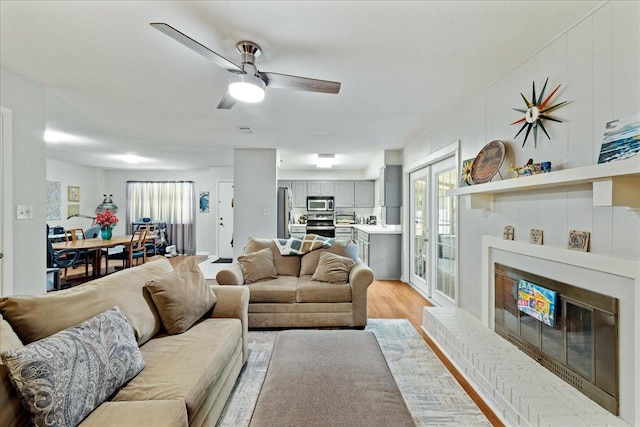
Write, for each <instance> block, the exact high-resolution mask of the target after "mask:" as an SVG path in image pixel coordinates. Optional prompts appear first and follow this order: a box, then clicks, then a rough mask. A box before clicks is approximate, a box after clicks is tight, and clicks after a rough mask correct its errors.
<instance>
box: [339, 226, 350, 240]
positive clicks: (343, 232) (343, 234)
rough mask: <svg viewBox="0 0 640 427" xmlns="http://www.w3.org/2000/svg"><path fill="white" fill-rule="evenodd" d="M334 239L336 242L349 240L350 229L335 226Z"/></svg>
mask: <svg viewBox="0 0 640 427" xmlns="http://www.w3.org/2000/svg"><path fill="white" fill-rule="evenodd" d="M336 239H338V240H351V227H349V226H336Z"/></svg>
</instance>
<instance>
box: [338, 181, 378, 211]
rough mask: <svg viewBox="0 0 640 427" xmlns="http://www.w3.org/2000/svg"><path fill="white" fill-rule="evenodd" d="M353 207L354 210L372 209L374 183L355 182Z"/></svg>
mask: <svg viewBox="0 0 640 427" xmlns="http://www.w3.org/2000/svg"><path fill="white" fill-rule="evenodd" d="M354 187H355V197H354V206H355V207H356V208H372V207H373V205H374V199H375V196H374V193H375V190H374V182H373V181H355V186H354ZM336 200H337V197H336Z"/></svg>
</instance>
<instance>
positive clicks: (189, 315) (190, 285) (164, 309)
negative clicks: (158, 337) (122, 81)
mask: <svg viewBox="0 0 640 427" xmlns="http://www.w3.org/2000/svg"><path fill="white" fill-rule="evenodd" d="M145 286H146V288H147V289H148V290H149V292H150V293H151V299H153V304H154V305H155V306H156V309H157V310H158V314H159V315H160V320H162V324H163V325H164V328H165V329H166V330H167V332H169V333H170V334H172V335H173V334H181V333H182V332H184V331H186V330H187V329H189V328H190V327H191V325H193V324H194V323H196V321H198V319H200V318H201V317H202V316H204V315H205V314H206V313H207V312H208V311H209V310H211V307H213V305H214V304H215V303H216V302H217V300H218V299H217V298H216V294H215V293H214V292H213V291H212V290H211V287H210V286H209V285H207V283H206V281H205V279H204V275H203V274H202V271H200V268H199V267H198V264H197V263H196V258H195V257H191V258H188V259H186V260H184V261H182V262H181V263H180V264H178V266H177V267H176V268H175V270H173V271H172V272H170V273H166V274H164V275H163V276H160V277H158V278H155V279H153V280H151V281H149V282H147V284H146V285H145Z"/></svg>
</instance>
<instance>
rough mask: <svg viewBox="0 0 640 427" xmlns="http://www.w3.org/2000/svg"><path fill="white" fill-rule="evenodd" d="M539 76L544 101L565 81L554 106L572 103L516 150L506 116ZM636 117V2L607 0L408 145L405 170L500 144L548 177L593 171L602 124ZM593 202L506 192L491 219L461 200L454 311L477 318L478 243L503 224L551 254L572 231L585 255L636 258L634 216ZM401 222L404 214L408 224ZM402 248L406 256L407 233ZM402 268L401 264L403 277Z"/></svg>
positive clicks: (638, 242) (639, 83)
mask: <svg viewBox="0 0 640 427" xmlns="http://www.w3.org/2000/svg"><path fill="white" fill-rule="evenodd" d="M550 13H553V10H552V8H551V9H550ZM532 35H534V36H535V33H533V34H532ZM497 42H499V41H497ZM546 77H549V84H548V86H547V91H546V93H547V94H549V93H550V90H552V89H553V88H554V87H555V86H556V85H557V84H558V83H562V86H561V88H560V90H559V91H558V92H557V93H556V95H555V96H554V98H553V100H554V101H564V100H567V101H569V102H570V103H569V105H567V106H564V107H562V108H560V109H558V110H556V111H555V112H554V114H552V116H553V117H556V118H559V119H561V120H563V121H564V123H552V124H549V125H548V126H547V125H546V123H549V122H546V123H545V126H546V127H547V130H548V132H549V134H550V136H551V141H549V140H547V138H546V136H544V134H543V133H542V132H540V133H539V134H538V144H537V148H534V144H533V138H532V136H533V135H529V138H528V140H527V143H526V145H525V147H524V148H523V147H522V141H523V138H522V135H521V136H520V137H518V139H517V140H514V139H513V136H514V135H515V133H516V132H517V131H518V129H519V126H510V123H511V122H513V121H515V120H517V119H519V118H521V117H522V114H521V113H518V112H516V111H513V108H514V107H517V108H522V106H523V103H522V100H521V98H520V95H519V93H520V92H522V93H524V94H525V95H526V96H527V97H530V96H531V83H532V81H534V80H535V82H536V90H537V93H539V91H540V89H541V88H542V84H543V83H544V80H545V79H546ZM638 112H640V2H637V1H633V2H623V1H616V2H611V3H607V4H606V5H604V6H603V7H602V8H600V9H598V10H597V11H596V12H594V13H593V14H592V15H590V16H589V17H587V18H586V19H584V20H583V21H581V22H580V23H579V24H577V25H576V26H575V27H573V28H571V29H570V30H568V31H567V32H566V33H565V34H563V35H561V36H559V37H558V38H557V39H555V41H553V42H552V43H551V44H550V45H548V46H547V47H546V48H545V49H543V50H541V51H540V52H538V53H537V54H536V55H534V56H533V57H531V58H530V59H529V60H528V61H526V62H525V63H524V64H522V65H521V66H519V67H518V68H517V69H515V70H513V71H512V72H511V73H509V74H508V75H506V76H504V77H503V78H502V79H500V80H499V81H497V82H496V83H494V84H493V85H492V86H491V87H489V88H488V89H486V90H485V91H483V92H482V93H480V94H479V95H477V96H476V97H475V98H474V99H472V100H470V101H469V102H468V103H467V104H466V105H464V106H463V107H461V108H460V109H459V110H457V111H456V112H454V113H453V114H451V115H449V116H448V117H446V118H445V119H444V120H442V121H441V122H440V123H439V124H438V125H436V126H434V127H433V128H431V129H429V130H428V131H426V132H425V133H424V134H423V135H421V136H420V137H419V138H417V139H416V140H414V141H412V142H410V143H409V144H408V145H407V146H406V147H405V149H404V164H405V165H408V164H415V163H416V161H417V160H418V159H420V158H422V157H424V156H426V155H428V154H430V153H433V152H434V151H436V150H437V149H439V148H441V147H443V146H445V145H447V144H449V143H451V142H453V141H456V140H460V158H461V159H468V158H473V157H475V155H476V154H477V153H478V151H480V149H481V148H482V147H483V146H484V145H485V144H487V143H488V142H489V141H492V140H495V139H500V140H503V141H506V142H508V143H509V144H510V146H511V147H512V148H513V149H514V154H515V164H516V165H523V164H524V163H526V161H527V160H528V159H529V158H533V159H534V160H535V161H551V162H552V167H553V169H560V168H573V167H578V166H585V165H590V164H594V163H597V159H598V155H599V151H600V143H601V140H602V134H603V132H604V126H605V123H606V122H608V121H611V120H613V119H617V118H624V117H628V116H631V115H633V114H636V113H638ZM519 179H526V177H523V178H519ZM639 191H640V189H639ZM591 197H592V191H591V187H590V186H589V185H584V186H577V187H568V188H560V189H549V190H540V191H529V192H520V193H510V194H504V195H497V197H496V198H495V199H494V209H493V210H492V211H484V210H470V209H469V208H468V205H466V206H465V204H466V203H465V200H466V199H465V198H464V197H463V198H461V199H460V200H461V203H460V216H459V246H460V253H459V262H460V265H459V279H458V280H459V298H458V300H459V304H460V306H461V307H463V308H465V309H466V310H467V311H469V312H470V313H471V314H473V315H474V316H476V317H480V307H479V306H478V304H477V302H478V301H479V298H480V286H479V284H480V274H481V264H480V263H481V259H480V258H481V257H480V250H481V238H482V236H483V235H485V234H489V235H494V236H502V231H503V228H504V226H505V225H513V226H514V227H515V239H516V240H520V241H529V230H530V229H531V228H538V229H542V230H543V231H544V244H545V245H549V246H556V247H566V245H567V239H568V235H569V230H571V229H577V230H586V231H590V232H591V251H592V252H597V253H601V254H607V255H614V256H619V257H624V258H632V259H640V211H632V210H628V209H626V208H609V207H593V206H592V200H591ZM407 205H408V204H407ZM408 215H409V213H408V212H405V224H406V223H408V219H409V217H408ZM404 248H405V251H408V249H409V233H408V230H407V233H405V246H404ZM405 253H408V252H405ZM405 259H408V257H405ZM408 268H409V265H408V262H407V263H406V264H405V265H404V266H403V269H404V277H405V278H408V273H409V271H408Z"/></svg>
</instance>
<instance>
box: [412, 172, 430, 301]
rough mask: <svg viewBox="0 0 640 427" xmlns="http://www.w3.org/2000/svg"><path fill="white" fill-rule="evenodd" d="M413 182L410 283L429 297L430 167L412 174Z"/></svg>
mask: <svg viewBox="0 0 640 427" xmlns="http://www.w3.org/2000/svg"><path fill="white" fill-rule="evenodd" d="M409 180H410V182H411V222H410V224H411V230H410V232H411V237H410V239H411V242H410V244H411V248H410V252H411V258H410V259H411V262H410V267H409V268H410V269H411V274H410V279H409V280H410V282H411V284H412V285H414V286H416V287H418V288H419V289H421V290H422V292H424V293H425V294H427V295H430V292H429V287H430V286H429V283H428V279H429V278H430V276H429V274H428V269H429V264H428V263H427V260H428V258H429V250H430V249H429V245H428V243H429V236H428V231H429V230H428V226H429V218H428V217H429V210H428V209H427V206H428V203H427V202H428V193H427V189H428V188H429V167H426V168H423V169H420V170H418V171H415V172H413V173H411V174H410V176H409Z"/></svg>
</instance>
